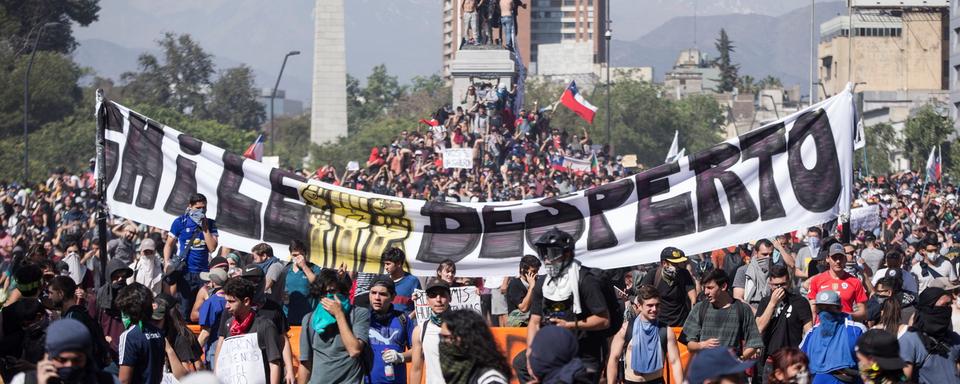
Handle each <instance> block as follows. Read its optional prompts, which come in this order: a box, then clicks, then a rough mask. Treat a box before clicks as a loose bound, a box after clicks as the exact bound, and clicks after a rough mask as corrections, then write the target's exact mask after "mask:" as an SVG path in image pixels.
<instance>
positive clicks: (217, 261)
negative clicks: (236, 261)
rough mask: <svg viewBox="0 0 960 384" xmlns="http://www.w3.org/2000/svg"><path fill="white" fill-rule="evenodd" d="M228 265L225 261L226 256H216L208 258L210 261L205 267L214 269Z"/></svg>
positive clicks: (224, 267)
mask: <svg viewBox="0 0 960 384" xmlns="http://www.w3.org/2000/svg"><path fill="white" fill-rule="evenodd" d="M229 265H230V264H229V263H227V258H225V257H223V256H217V257H214V258H212V259H210V262H209V263H208V264H207V267H208V268H210V269H214V268H223V269H227V266H229Z"/></svg>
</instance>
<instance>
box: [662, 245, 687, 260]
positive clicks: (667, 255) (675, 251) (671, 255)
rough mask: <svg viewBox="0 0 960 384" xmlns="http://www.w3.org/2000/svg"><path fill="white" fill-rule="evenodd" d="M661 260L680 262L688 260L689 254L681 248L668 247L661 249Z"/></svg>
mask: <svg viewBox="0 0 960 384" xmlns="http://www.w3.org/2000/svg"><path fill="white" fill-rule="evenodd" d="M660 261H669V262H671V263H674V264H680V263H684V262H686V261H687V255H686V254H684V253H683V251H681V250H680V249H679V248H675V247H666V248H664V249H663V250H662V251H660Z"/></svg>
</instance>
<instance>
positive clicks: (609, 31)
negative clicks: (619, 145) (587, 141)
mask: <svg viewBox="0 0 960 384" xmlns="http://www.w3.org/2000/svg"><path fill="white" fill-rule="evenodd" d="M611 37H613V30H612V29H610V3H607V31H606V32H604V33H603V39H604V40H606V41H607V118H606V120H607V145H613V142H612V141H610V38H611ZM611 152H612V151H611ZM610 155H612V153H608V154H607V156H608V157H609V156H610Z"/></svg>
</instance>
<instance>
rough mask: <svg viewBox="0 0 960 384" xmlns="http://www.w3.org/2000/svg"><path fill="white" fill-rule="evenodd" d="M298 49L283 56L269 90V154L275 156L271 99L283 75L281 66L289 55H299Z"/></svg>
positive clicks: (275, 95) (284, 64) (282, 66)
mask: <svg viewBox="0 0 960 384" xmlns="http://www.w3.org/2000/svg"><path fill="white" fill-rule="evenodd" d="M299 54H300V51H290V52H287V54H286V55H285V56H283V64H281V65H280V73H279V74H277V82H276V83H274V84H273V91H272V92H270V155H272V156H276V155H277V154H276V152H274V145H273V99H274V98H276V97H277V87H279V86H280V78H281V77H283V68H284V67H286V66H287V59H288V58H290V56H296V55H299Z"/></svg>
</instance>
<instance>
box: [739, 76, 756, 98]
mask: <svg viewBox="0 0 960 384" xmlns="http://www.w3.org/2000/svg"><path fill="white" fill-rule="evenodd" d="M737 91H739V92H740V93H741V94H744V95H748V94H749V95H756V94H757V93H758V92H759V91H760V85H759V84H757V82H756V80H755V79H754V78H753V76H750V75H743V76H740V78H739V79H737Z"/></svg>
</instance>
